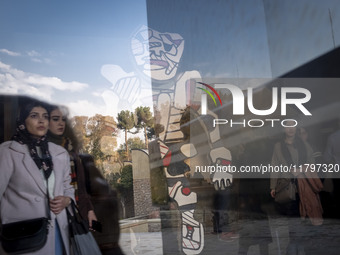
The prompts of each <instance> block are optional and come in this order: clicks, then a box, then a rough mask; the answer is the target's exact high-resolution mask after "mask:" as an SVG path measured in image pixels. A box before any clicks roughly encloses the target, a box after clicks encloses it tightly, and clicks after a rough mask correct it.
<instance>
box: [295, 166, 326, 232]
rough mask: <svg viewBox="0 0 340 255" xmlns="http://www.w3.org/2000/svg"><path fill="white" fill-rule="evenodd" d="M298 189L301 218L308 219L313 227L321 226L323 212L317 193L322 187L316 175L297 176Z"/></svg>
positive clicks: (310, 173) (307, 173)
mask: <svg viewBox="0 0 340 255" xmlns="http://www.w3.org/2000/svg"><path fill="white" fill-rule="evenodd" d="M298 187H299V195H300V215H301V217H302V218H305V217H308V218H309V219H310V221H311V223H312V224H313V225H321V224H322V223H323V218H322V213H323V210H322V205H321V201H320V197H319V192H320V191H321V189H322V188H323V185H322V182H321V180H320V179H319V177H318V175H317V173H315V172H313V173H312V172H306V173H304V175H300V176H298Z"/></svg>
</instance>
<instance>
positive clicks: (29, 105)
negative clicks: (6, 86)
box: [18, 99, 50, 123]
mask: <svg viewBox="0 0 340 255" xmlns="http://www.w3.org/2000/svg"><path fill="white" fill-rule="evenodd" d="M34 107H42V108H44V109H45V110H46V111H47V113H48V114H50V111H49V105H48V104H47V103H44V102H42V101H39V100H35V99H31V100H29V101H27V102H25V103H24V104H22V105H21V107H20V113H19V117H18V121H19V122H20V123H25V120H26V119H27V117H28V115H29V114H30V112H31V111H32V109H33V108H34Z"/></svg>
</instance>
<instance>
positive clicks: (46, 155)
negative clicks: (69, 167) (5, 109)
mask: <svg viewBox="0 0 340 255" xmlns="http://www.w3.org/2000/svg"><path fill="white" fill-rule="evenodd" d="M11 140H14V141H16V142H18V143H20V144H26V145H27V146H28V150H29V152H30V154H31V157H32V159H33V161H34V162H35V164H36V165H37V167H38V168H39V169H43V170H44V171H43V173H44V175H45V178H46V180H47V179H48V178H49V177H50V175H51V173H52V170H53V162H52V157H51V155H50V152H49V151H48V142H47V139H46V136H43V137H41V138H39V139H35V138H33V137H32V136H31V134H30V133H29V132H28V131H27V129H26V126H25V124H23V123H22V122H20V121H18V123H17V128H16V133H15V135H14V136H13V137H12V139H11ZM37 147H40V148H41V153H42V155H41V157H39V155H38V151H37Z"/></svg>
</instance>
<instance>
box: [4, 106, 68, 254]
mask: <svg viewBox="0 0 340 255" xmlns="http://www.w3.org/2000/svg"><path fill="white" fill-rule="evenodd" d="M47 109H48V108H47V106H46V105H45V104H44V103H42V102H38V101H34V100H32V101H31V102H30V103H28V104H26V105H24V106H23V107H22V108H21V111H20V115H19V118H18V122H17V128H16V133H15V135H14V136H13V137H12V139H11V141H7V142H4V143H2V144H1V145H0V201H1V205H0V210H1V211H0V217H1V221H2V224H8V223H12V222H19V221H23V220H29V219H35V218H39V217H46V218H50V219H51V220H50V222H49V226H48V235H47V241H46V243H45V244H44V245H43V247H42V248H40V249H39V250H36V251H33V252H31V253H29V254H58V255H63V254H67V255H68V254H69V238H68V221H67V216H66V211H65V208H66V207H67V206H68V205H69V204H70V202H71V199H74V189H73V187H72V186H71V185H70V181H71V178H70V163H69V162H70V161H69V155H68V153H67V151H66V150H65V149H64V148H62V147H61V146H57V145H55V144H53V143H49V142H47V140H46V133H47V131H48V125H49V113H48V111H47ZM48 194H49V199H47V197H48ZM0 254H6V253H5V252H4V251H2V250H1V248H0ZM25 254H26V253H25ZM27 254H28V253H27Z"/></svg>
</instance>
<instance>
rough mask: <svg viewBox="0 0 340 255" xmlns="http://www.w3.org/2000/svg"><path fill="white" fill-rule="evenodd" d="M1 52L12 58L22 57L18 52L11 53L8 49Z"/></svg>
mask: <svg viewBox="0 0 340 255" xmlns="http://www.w3.org/2000/svg"><path fill="white" fill-rule="evenodd" d="M0 52H2V53H5V54H7V55H9V56H12V57H17V56H20V55H21V54H20V53H18V52H14V51H10V50H7V49H0Z"/></svg>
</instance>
